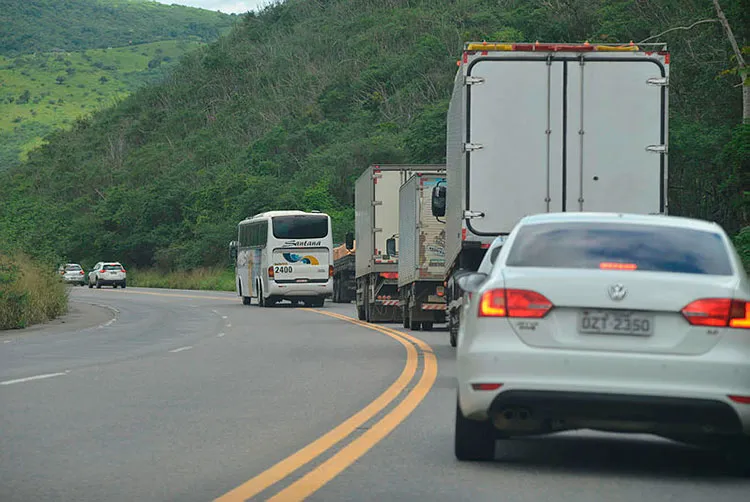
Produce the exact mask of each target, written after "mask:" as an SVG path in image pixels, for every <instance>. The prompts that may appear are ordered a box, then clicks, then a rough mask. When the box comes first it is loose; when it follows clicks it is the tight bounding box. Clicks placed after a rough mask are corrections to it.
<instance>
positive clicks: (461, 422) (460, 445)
mask: <svg viewBox="0 0 750 502" xmlns="http://www.w3.org/2000/svg"><path fill="white" fill-rule="evenodd" d="M495 437H496V436H495V429H494V427H493V426H492V422H490V421H489V420H483V421H477V420H469V419H468V418H466V417H464V415H463V413H461V408H460V406H459V405H458V402H456V430H455V436H454V440H455V446H454V449H455V455H456V458H457V459H458V460H464V461H466V460H468V461H472V460H473V461H482V460H494V458H495Z"/></svg>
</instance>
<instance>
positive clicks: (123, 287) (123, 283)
mask: <svg viewBox="0 0 750 502" xmlns="http://www.w3.org/2000/svg"><path fill="white" fill-rule="evenodd" d="M126 285H127V284H126V281H122V283H121V284H120V287H121V288H122V289H125V286H126Z"/></svg>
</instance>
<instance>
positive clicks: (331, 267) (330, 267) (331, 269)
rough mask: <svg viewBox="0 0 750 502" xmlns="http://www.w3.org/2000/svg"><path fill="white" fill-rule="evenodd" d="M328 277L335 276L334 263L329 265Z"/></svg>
mask: <svg viewBox="0 0 750 502" xmlns="http://www.w3.org/2000/svg"><path fill="white" fill-rule="evenodd" d="M328 277H333V265H328Z"/></svg>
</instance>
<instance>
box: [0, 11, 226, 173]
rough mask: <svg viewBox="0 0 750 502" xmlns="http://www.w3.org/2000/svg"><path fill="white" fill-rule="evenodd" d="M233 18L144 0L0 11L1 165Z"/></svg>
mask: <svg viewBox="0 0 750 502" xmlns="http://www.w3.org/2000/svg"><path fill="white" fill-rule="evenodd" d="M235 18H236V17H235V16H227V15H224V14H219V13H216V12H211V11H206V10H201V9H193V8H187V7H181V6H167V5H162V4H159V3H156V2H146V1H129V2H125V1H119V2H115V1H103V0H75V1H72V0H66V1H54V2H53V1H47V0H33V1H18V2H15V1H13V2H9V4H8V6H7V8H6V6H5V5H3V9H0V26H2V28H0V170H3V169H6V168H8V167H9V166H11V165H13V164H17V163H18V162H19V161H21V160H25V158H26V152H28V150H30V149H32V148H35V147H37V146H39V145H40V144H41V143H42V138H43V137H44V136H45V135H46V134H49V133H50V132H52V131H54V130H56V129H57V128H60V127H63V128H65V127H68V126H69V125H70V124H72V123H73V122H74V121H75V120H76V119H78V118H79V117H81V116H86V115H88V114H90V113H91V112H93V111H95V110H98V109H102V108H108V107H110V106H112V105H113V104H115V103H116V102H117V101H118V100H120V99H122V98H124V97H126V96H127V95H129V94H130V93H131V92H133V91H135V90H136V89H138V88H139V87H141V86H143V85H146V84H149V83H154V82H157V81H158V80H159V79H161V78H162V77H163V76H164V75H165V74H166V71H167V69H168V68H170V67H171V66H173V65H175V64H176V63H177V61H179V59H180V57H182V55H183V54H184V53H185V52H187V51H189V50H192V49H194V48H196V47H198V46H200V45H201V44H203V43H206V42H209V41H212V40H215V39H216V38H218V36H219V34H220V32H222V31H227V30H228V29H229V27H230V26H231V24H232V23H233V22H234V21H233V20H234V19H235Z"/></svg>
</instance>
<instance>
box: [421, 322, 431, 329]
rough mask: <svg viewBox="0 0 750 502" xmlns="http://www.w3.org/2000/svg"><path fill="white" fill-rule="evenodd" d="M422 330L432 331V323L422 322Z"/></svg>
mask: <svg viewBox="0 0 750 502" xmlns="http://www.w3.org/2000/svg"><path fill="white" fill-rule="evenodd" d="M422 329H423V330H425V331H432V321H424V322H422Z"/></svg>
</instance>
